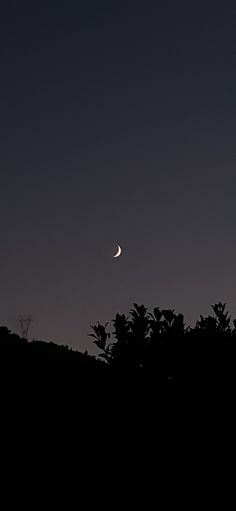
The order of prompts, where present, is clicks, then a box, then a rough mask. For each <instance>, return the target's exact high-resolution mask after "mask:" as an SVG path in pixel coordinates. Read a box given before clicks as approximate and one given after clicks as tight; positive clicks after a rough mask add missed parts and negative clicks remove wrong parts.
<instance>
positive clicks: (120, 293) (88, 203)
mask: <svg viewBox="0 0 236 511" xmlns="http://www.w3.org/2000/svg"><path fill="white" fill-rule="evenodd" d="M0 65H1V85H0V129H1V151H0V174H1V201H0V227H1V245H0V258H1V269H0V287H1V298H0V324H1V325H7V326H8V327H9V328H11V329H12V330H13V331H19V325H18V319H19V318H20V316H21V315H28V314H31V315H32V317H33V319H34V323H33V326H32V330H31V337H35V338H38V339H43V340H53V341H54V342H57V343H63V344H69V345H70V346H72V347H73V348H77V349H82V350H84V349H88V351H91V352H92V342H91V340H90V338H89V337H88V336H87V334H88V333H89V325H91V324H94V323H95V322H96V321H98V320H99V321H101V322H103V321H108V320H110V319H112V318H113V317H114V315H115V313H116V312H127V313H128V311H129V309H130V308H131V306H132V303H133V302H138V303H144V304H145V305H146V306H148V307H150V308H152V307H153V306H160V307H162V308H174V309H175V310H176V312H182V313H184V314H185V318H186V322H187V324H189V323H190V324H192V323H195V321H196V320H197V319H198V317H199V314H200V313H203V314H208V313H210V310H211V309H210V306H211V304H212V303H215V302H216V301H219V300H221V301H226V302H227V304H228V308H229V310H230V312H231V313H232V316H233V317H236V286H235V272H236V270H235V260H236V232H235V217H236V200H235V190H236V186H235V185H236V178H235V164H236V145H235V134H236V129H235V128H236V3H235V2H227V1H226V2H223V1H221V2H217V1H212V2H209V1H204V2H201V1H200V2H190V1H186V2H181V1H180V2H177V1H176V0H175V1H174V0H172V1H165V2H164V1H163V2H158V1H155V2H148V1H145V2H144V1H142V2H138V1H133V2H129V1H126V2H112V1H111V0H109V1H107V2H104V1H102V0H101V1H99V2H98V1H95V0H91V1H77V2H70V1H68V2H60V1H58V2H55V3H54V2H53V3H52V2H50V1H49V2H46V6H45V7H43V6H42V5H41V2H40V3H39V2H30V3H28V5H26V4H24V3H22V2H17V3H16V2H15V3H14V2H13V3H12V2H11V3H6V4H5V7H1V15H0ZM117 244H120V245H121V246H122V249H123V253H122V255H121V257H120V258H117V259H114V258H113V254H114V253H115V250H116V246H117Z"/></svg>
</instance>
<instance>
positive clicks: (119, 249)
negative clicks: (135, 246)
mask: <svg viewBox="0 0 236 511" xmlns="http://www.w3.org/2000/svg"><path fill="white" fill-rule="evenodd" d="M121 252H122V250H121V247H120V245H117V252H116V253H115V255H113V257H120V255H121Z"/></svg>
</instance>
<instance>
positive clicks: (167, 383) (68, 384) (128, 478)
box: [1, 341, 236, 509]
mask: <svg viewBox="0 0 236 511" xmlns="http://www.w3.org/2000/svg"><path fill="white" fill-rule="evenodd" d="M32 344H33V343H26V341H24V342H23V341H22V343H21V344H17V343H14V342H12V345H10V344H8V345H7V346H6V345H5V346H4V345H2V347H1V396H2V398H1V417H2V419H1V423H2V460H4V459H5V461H4V462H3V464H4V467H5V473H8V471H9V477H10V480H13V477H14V474H15V475H16V474H17V477H18V476H19V474H22V471H23V474H24V480H25V484H28V483H27V481H28V480H30V478H31V477H32V475H33V479H34V483H35V481H37V482H38V481H39V479H38V478H39V477H40V481H41V482H40V485H39V488H38V490H37V491H38V492H39V494H42V493H43V492H44V489H45V484H46V482H45V481H46V479H47V476H48V477H49V480H51V478H52V477H54V476H56V480H57V489H56V490H55V491H56V495H57V496H58V494H60V488H61V486H60V485H61V484H62V487H63V485H64V484H65V478H69V481H70V484H71V486H72V488H73V490H74V489H75V488H77V489H78V492H82V490H83V491H84V489H85V488H86V492H87V502H88V501H89V499H90V498H93V499H95V501H96V498H98V497H99V498H100V499H101V498H102V501H104V502H105V501H106V499H108V501H109V499H110V497H109V498H108V494H110V493H112V495H113V497H112V499H113V500H114V502H113V501H112V502H110V501H109V502H110V509H114V507H115V501H116V500H117V499H119V498H121V497H122V495H124V494H127V492H128V493H129V495H130V496H131V500H132V502H133V504H131V507H130V506H128V507H127V509H132V508H133V509H136V504H134V503H135V502H137V501H139V499H141V498H142V495H146V499H147V498H148V495H150V494H151V492H154V494H155V495H158V492H159V491H161V488H163V484H167V486H168V487H169V491H170V488H172V485H173V482H175V483H176V482H178V483H177V484H178V487H179V488H181V487H182V488H184V487H185V488H186V487H187V486H188V487H189V485H192V484H194V485H197V486H199V488H200V487H201V485H202V484H203V483H204V482H206V481H209V480H215V481H221V482H223V481H225V482H228V484H231V483H232V484H233V481H234V480H235V459H236V458H235V454H236V448H235V447H236V446H235V397H234V385H233V380H234V378H232V377H231V375H228V378H227V380H225V379H224V381H222V379H221V378H218V379H217V378H214V379H213V380H212V378H209V377H208V376H207V374H206V373H205V374H201V378H200V377H199V378H194V377H192V378H191V376H190V375H188V378H187V376H186V375H185V376H184V377H182V378H181V377H173V378H172V377H169V378H168V377H167V378H163V377H162V378H160V377H159V376H158V374H156V373H155V371H154V372H150V373H148V372H145V373H142V374H141V373H139V374H137V373H135V372H133V373H132V372H130V371H127V370H126V371H125V370H123V371H121V370H117V369H116V370H114V369H111V368H110V367H108V366H107V365H106V364H104V363H103V362H100V361H97V360H96V359H95V358H94V357H89V356H87V355H84V354H80V353H74V352H71V351H70V350H68V349H65V348H61V347H56V346H55V345H51V347H50V345H49V346H48V345H46V343H38V345H37V343H36V344H35V345H34V346H32ZM4 450H6V458H4V455H3V452H4ZM7 466H8V467H7ZM23 467H24V468H23ZM39 474H40V476H39ZM61 481H64V482H63V483H61ZM21 488H22V487H21ZM87 488H88V489H87ZM26 493H27V492H26ZM170 493H171V492H170ZM91 506H92V507H91V508H93V509H94V508H95V509H96V506H95V507H94V505H92V504H91ZM132 506H133V507H132ZM143 506H144V507H141V508H142V509H151V508H152V507H146V506H145V504H143ZM108 507H109V506H108ZM123 508H124V509H126V507H123ZM82 509H84V507H82ZM88 509H90V507H88Z"/></svg>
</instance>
